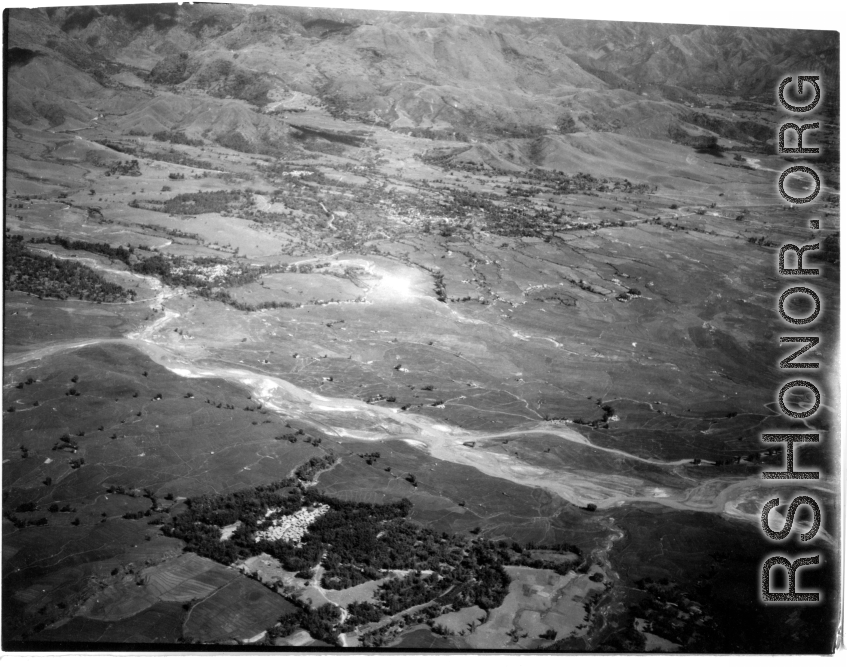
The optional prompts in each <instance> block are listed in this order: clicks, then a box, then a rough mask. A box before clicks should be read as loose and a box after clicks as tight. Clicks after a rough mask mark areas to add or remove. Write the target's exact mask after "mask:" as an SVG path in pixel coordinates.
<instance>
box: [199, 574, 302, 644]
mask: <svg viewBox="0 0 847 667" xmlns="http://www.w3.org/2000/svg"><path fill="white" fill-rule="evenodd" d="M294 611H296V607H295V606H294V605H293V604H291V603H290V602H288V601H286V600H285V599H283V598H282V597H281V596H279V595H277V594H275V593H272V592H271V591H269V590H268V589H267V588H265V587H264V586H262V584H260V583H258V582H256V581H253V580H252V579H247V578H245V577H242V576H238V578H237V579H234V580H233V581H232V582H231V583H229V584H227V585H226V586H224V587H223V588H221V589H219V590H218V591H217V592H216V593H214V594H212V595H210V596H209V597H208V598H206V599H205V600H203V601H202V602H201V603H200V604H198V605H197V606H195V607H194V608H192V609H191V612H190V613H189V615H188V618H187V619H186V621H185V628H184V633H185V636H186V638H188V639H192V640H195V641H198V642H222V641H226V640H227V639H238V640H246V639H250V638H252V637H255V636H256V635H258V634H260V633H262V632H263V631H264V630H266V629H267V628H269V627H271V626H272V625H274V624H275V623H276V622H277V620H279V617H280V616H283V615H284V614H288V613H291V612H294Z"/></svg>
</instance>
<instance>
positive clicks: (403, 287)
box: [379, 273, 415, 299]
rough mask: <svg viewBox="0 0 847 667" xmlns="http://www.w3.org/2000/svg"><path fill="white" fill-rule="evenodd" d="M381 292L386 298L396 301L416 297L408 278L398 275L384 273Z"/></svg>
mask: <svg viewBox="0 0 847 667" xmlns="http://www.w3.org/2000/svg"><path fill="white" fill-rule="evenodd" d="M379 291H380V293H381V294H383V295H384V296H388V297H391V298H395V299H412V298H414V296H415V293H414V291H413V290H412V281H411V280H410V279H409V277H408V276H403V275H399V274H396V273H383V274H382V279H381V280H380V282H379Z"/></svg>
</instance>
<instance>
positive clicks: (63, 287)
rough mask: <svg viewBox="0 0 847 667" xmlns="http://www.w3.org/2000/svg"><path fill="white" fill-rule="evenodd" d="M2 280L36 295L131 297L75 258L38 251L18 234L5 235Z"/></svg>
mask: <svg viewBox="0 0 847 667" xmlns="http://www.w3.org/2000/svg"><path fill="white" fill-rule="evenodd" d="M3 260H4V263H3V282H4V285H5V288H6V289H7V290H18V291H21V292H27V293H29V294H35V295H37V296H38V297H39V298H57V299H70V298H77V299H81V300H84V301H96V302H105V303H115V302H121V301H132V300H133V299H134V298H135V292H134V291H133V290H126V289H124V288H123V287H121V286H120V285H116V284H115V283H111V282H109V281H107V280H105V279H103V278H102V277H101V276H100V274H98V273H97V272H96V271H94V270H92V269H89V268H88V267H87V266H83V265H82V264H80V263H79V262H73V261H69V260H62V259H54V258H52V257H45V256H43V255H38V254H36V253H34V252H32V251H31V250H29V249H28V248H27V247H26V245H24V242H23V237H22V236H9V235H7V236H6V244H5V247H4V249H3Z"/></svg>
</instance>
